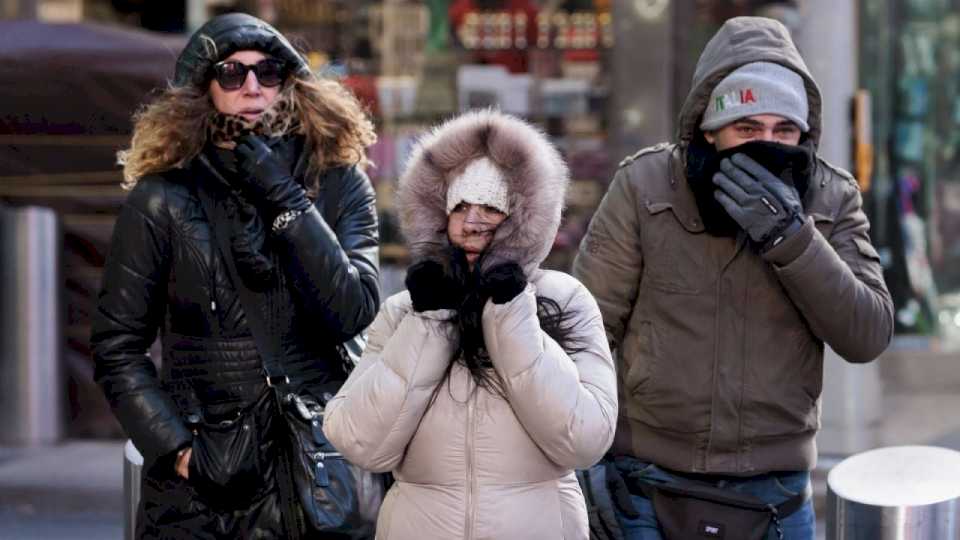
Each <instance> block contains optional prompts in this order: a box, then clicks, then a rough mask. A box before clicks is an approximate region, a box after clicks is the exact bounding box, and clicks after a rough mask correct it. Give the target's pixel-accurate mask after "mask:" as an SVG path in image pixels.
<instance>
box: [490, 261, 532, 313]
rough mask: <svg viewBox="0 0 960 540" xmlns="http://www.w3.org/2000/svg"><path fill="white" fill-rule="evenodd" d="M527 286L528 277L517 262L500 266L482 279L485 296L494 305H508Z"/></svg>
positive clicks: (492, 269) (495, 267)
mask: <svg viewBox="0 0 960 540" xmlns="http://www.w3.org/2000/svg"><path fill="white" fill-rule="evenodd" d="M526 286H527V277H526V276H525V275H524V273H523V269H522V268H520V265H519V264H517V263H515V262H506V263H502V264H498V265H496V266H494V267H493V268H491V269H489V270H487V271H486V272H484V273H483V275H482V276H481V277H480V287H481V289H482V292H483V294H484V296H487V297H488V298H490V299H491V300H493V303H494V304H506V303H507V302H509V301H511V300H513V299H514V298H516V297H517V295H518V294H520V293H522V292H523V289H524V288H526Z"/></svg>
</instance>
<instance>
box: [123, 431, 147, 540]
mask: <svg viewBox="0 0 960 540" xmlns="http://www.w3.org/2000/svg"><path fill="white" fill-rule="evenodd" d="M142 469H143V456H142V455H140V451H139V450H137V447H136V446H134V445H133V441H129V440H128V441H127V444H125V445H123V538H124V540H134V538H135V537H136V534H137V506H139V505H140V477H141V472H142Z"/></svg>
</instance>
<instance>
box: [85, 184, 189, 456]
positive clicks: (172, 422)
mask: <svg viewBox="0 0 960 540" xmlns="http://www.w3.org/2000/svg"><path fill="white" fill-rule="evenodd" d="M165 184H166V183H165V181H164V180H162V179H160V178H155V177H148V178H144V179H142V180H141V181H140V182H139V183H138V184H137V187H136V188H135V189H134V190H133V191H132V192H131V193H130V195H129V197H128V198H127V201H126V203H125V204H124V205H123V208H122V209H121V211H120V216H119V218H118V219H117V223H116V226H115V227H114V231H113V240H112V242H111V244H110V254H109V256H108V257H107V261H106V266H105V269H104V275H103V287H102V288H101V290H100V295H99V298H98V300H97V309H96V312H95V313H94V316H93V330H92V335H91V338H90V343H91V346H92V349H93V359H94V362H95V371H94V378H95V379H96V381H97V383H98V384H99V385H100V387H101V388H102V389H103V392H104V394H106V397H107V401H108V402H109V403H110V406H111V407H112V408H113V411H114V414H116V416H117V418H118V419H119V420H120V424H121V425H122V426H123V428H124V430H125V431H126V432H127V435H129V436H130V438H131V439H133V443H134V444H135V445H136V446H137V449H138V450H140V452H141V453H142V454H143V456H144V459H145V460H146V462H147V463H152V462H153V461H155V460H156V459H157V458H159V457H161V456H169V455H170V454H172V453H173V452H175V451H176V450H178V449H179V448H182V447H184V446H187V445H188V444H189V443H190V441H191V439H192V438H193V437H192V435H191V433H190V431H189V430H188V429H187V427H186V425H184V423H183V421H182V420H181V419H180V415H179V411H178V409H177V406H176V404H175V403H174V402H173V400H172V399H171V397H170V396H169V395H168V394H167V393H166V392H165V391H164V390H163V389H162V388H161V387H160V381H159V378H158V376H157V371H156V368H155V367H154V364H153V362H151V360H150V358H149V356H148V355H147V350H148V349H149V348H150V345H151V344H152V343H153V341H154V339H155V338H156V335H157V330H158V329H159V328H160V326H161V325H162V323H163V317H164V312H165V306H166V287H167V277H168V265H169V263H170V251H171V250H170V232H169V227H168V223H169V219H170V215H169V213H168V212H167V200H166V190H167V186H166V185H165Z"/></svg>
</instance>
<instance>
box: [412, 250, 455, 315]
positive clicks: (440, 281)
mask: <svg viewBox="0 0 960 540" xmlns="http://www.w3.org/2000/svg"><path fill="white" fill-rule="evenodd" d="M468 272H469V270H468V269H467V259H466V255H465V254H464V252H463V250H462V249H451V250H450V257H449V260H446V261H438V260H435V259H424V260H422V261H418V262H416V263H414V264H412V265H410V268H408V269H407V277H406V279H405V280H404V283H405V284H406V286H407V291H408V292H409V293H410V300H411V301H412V302H413V310H414V311H416V312H423V311H432V310H435V309H458V308H459V307H460V306H461V304H463V299H464V297H465V296H466V293H467V288H466V287H465V281H466V277H467V273H468Z"/></svg>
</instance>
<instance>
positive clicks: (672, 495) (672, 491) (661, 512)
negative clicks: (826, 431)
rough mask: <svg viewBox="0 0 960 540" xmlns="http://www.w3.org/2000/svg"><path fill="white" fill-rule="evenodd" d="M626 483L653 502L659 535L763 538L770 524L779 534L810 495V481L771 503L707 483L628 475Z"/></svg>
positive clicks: (672, 539) (670, 539)
mask: <svg viewBox="0 0 960 540" xmlns="http://www.w3.org/2000/svg"><path fill="white" fill-rule="evenodd" d="M628 478H629V482H630V487H631V488H632V489H637V490H639V491H640V492H642V493H643V495H644V496H645V497H647V498H648V499H650V501H651V502H652V503H653V509H654V513H655V514H656V516H657V521H658V522H659V523H660V532H661V534H662V535H663V537H664V540H689V539H693V538H714V539H718V540H763V539H764V538H766V537H767V531H768V530H769V528H770V525H771V524H773V525H774V526H775V529H776V531H777V538H779V539H780V540H782V539H783V529H782V528H781V526H780V520H781V519H783V518H786V517H787V516H789V515H791V514H793V513H794V512H796V511H797V510H799V509H800V507H801V506H803V504H804V503H805V502H806V501H807V499H808V498H809V496H810V486H809V484H808V485H807V487H806V489H805V490H804V491H801V492H800V493H798V494H796V495H794V496H793V497H790V498H789V499H787V500H786V501H784V502H782V503H780V504H777V505H774V504H768V503H765V502H763V501H761V500H760V499H758V498H756V497H753V496H750V495H744V494H742V493H736V492H733V491H730V490H727V489H722V488H718V487H715V486H712V485H709V484H705V483H701V482H695V481H688V480H683V479H679V478H675V479H673V480H671V481H669V482H665V481H660V480H655V479H651V478H648V477H644V476H642V475H637V474H631V475H629V476H628Z"/></svg>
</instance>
